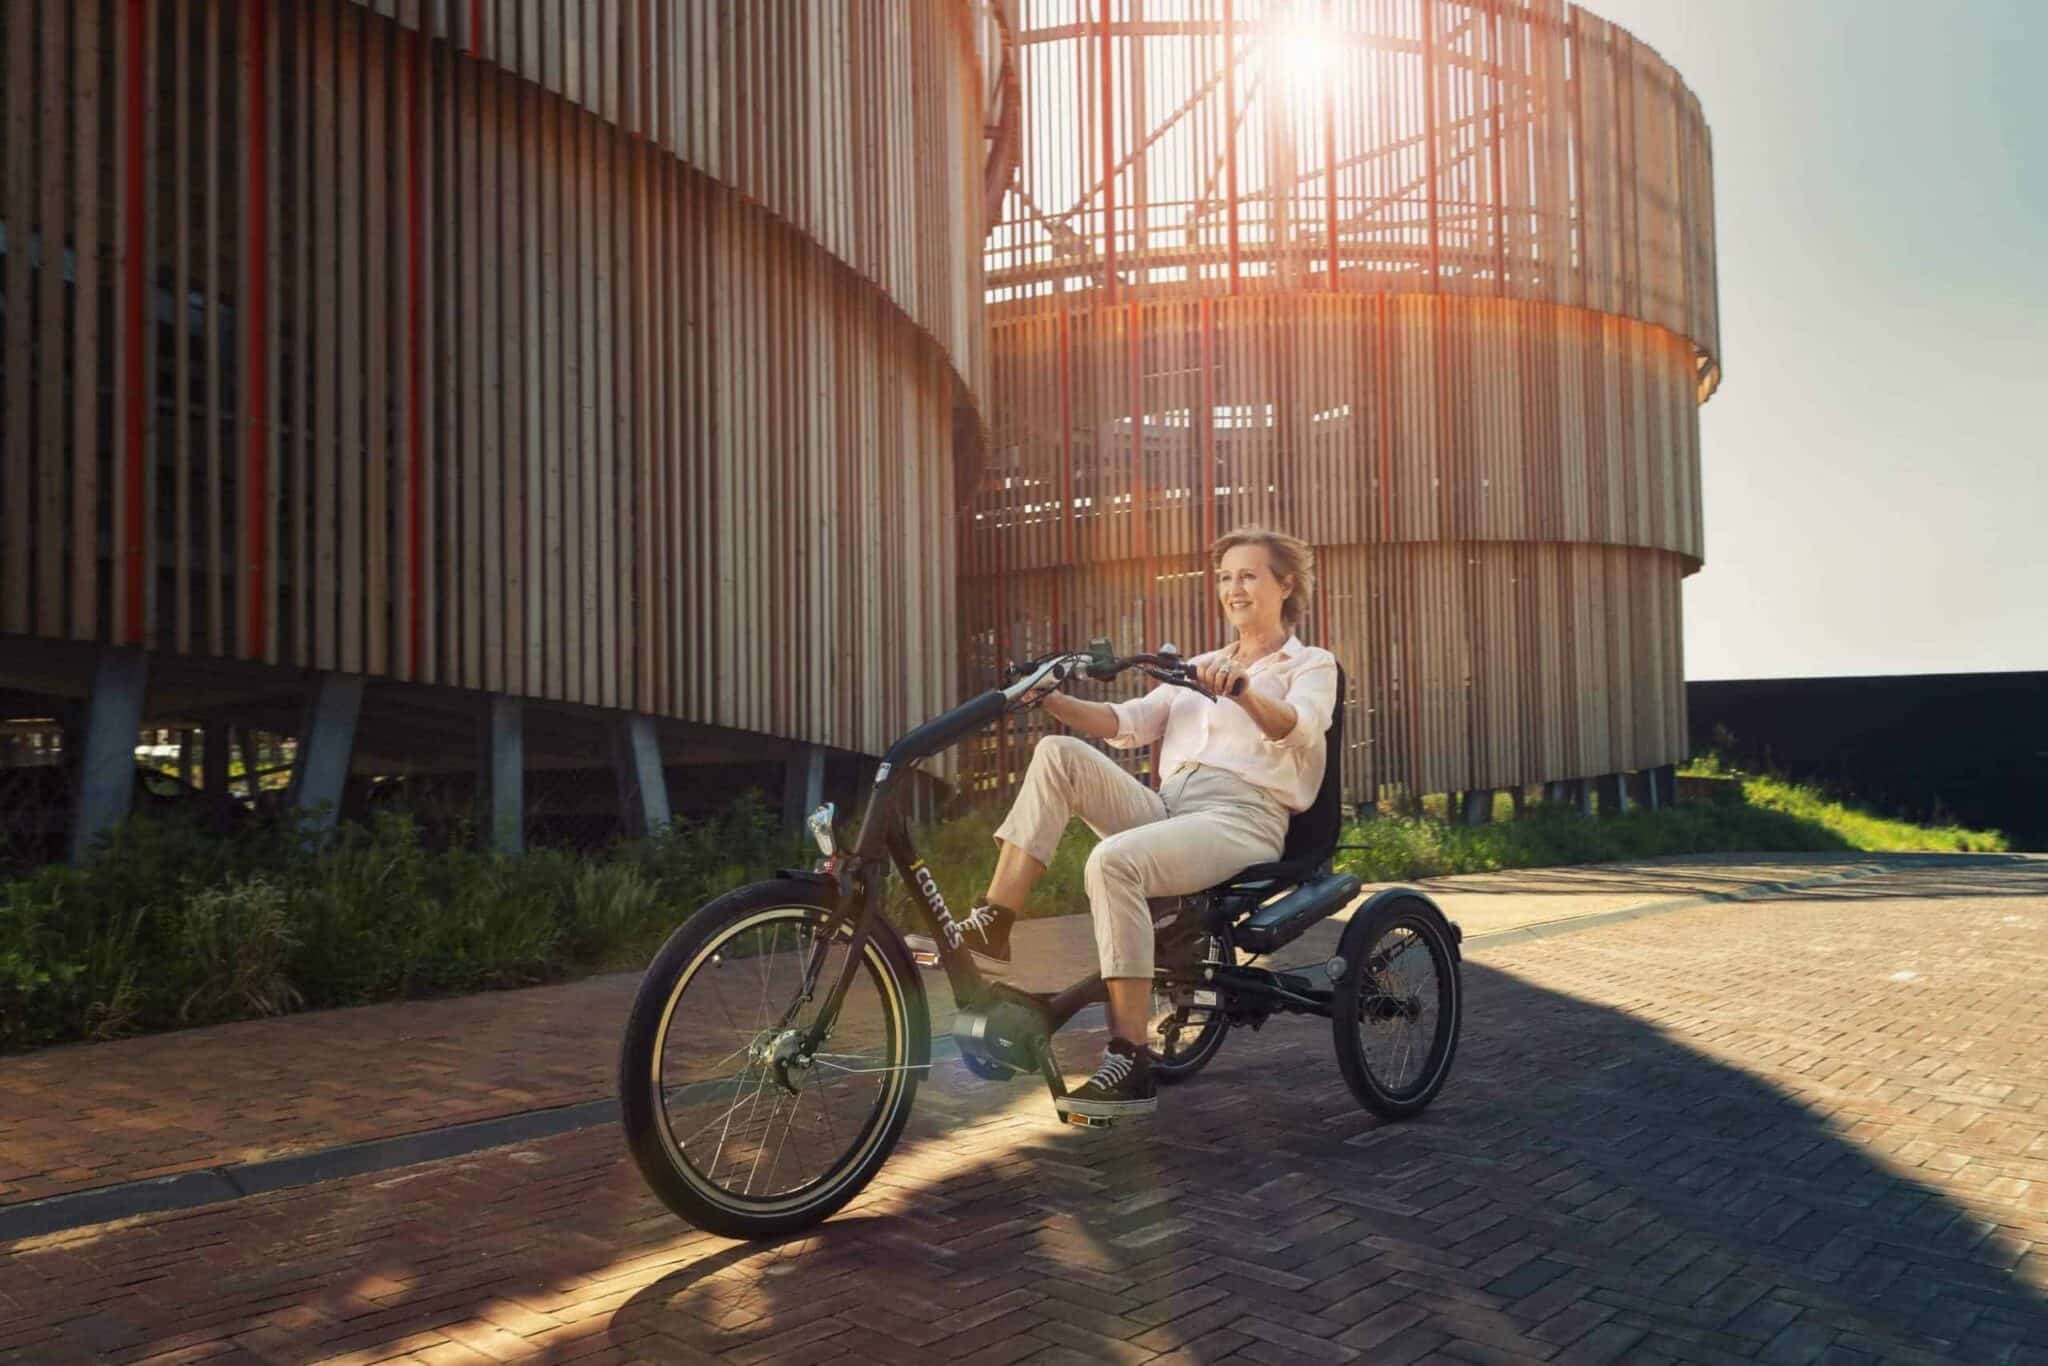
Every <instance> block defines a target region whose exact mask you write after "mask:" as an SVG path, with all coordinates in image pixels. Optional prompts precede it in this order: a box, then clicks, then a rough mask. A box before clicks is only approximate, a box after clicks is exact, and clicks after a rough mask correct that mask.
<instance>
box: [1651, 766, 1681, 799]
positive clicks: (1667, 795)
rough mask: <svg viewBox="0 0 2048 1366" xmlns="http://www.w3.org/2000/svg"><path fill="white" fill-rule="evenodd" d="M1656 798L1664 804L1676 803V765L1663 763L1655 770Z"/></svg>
mask: <svg viewBox="0 0 2048 1366" xmlns="http://www.w3.org/2000/svg"><path fill="white" fill-rule="evenodd" d="M1655 771H1656V774H1657V799H1658V800H1659V801H1661V802H1663V803H1664V805H1666V806H1676V805H1678V765H1677V764H1665V765H1663V766H1661V767H1659V768H1658V769H1656V770H1655Z"/></svg>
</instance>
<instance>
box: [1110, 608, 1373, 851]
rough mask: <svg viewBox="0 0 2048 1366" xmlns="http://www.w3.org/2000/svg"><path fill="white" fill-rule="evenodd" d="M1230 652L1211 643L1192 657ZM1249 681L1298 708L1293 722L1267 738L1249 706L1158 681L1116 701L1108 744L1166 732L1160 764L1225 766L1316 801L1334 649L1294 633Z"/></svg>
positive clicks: (1292, 798) (1298, 801)
mask: <svg viewBox="0 0 2048 1366" xmlns="http://www.w3.org/2000/svg"><path fill="white" fill-rule="evenodd" d="M1225 653H1227V650H1211V651H1210V652H1209V653H1208V654H1204V655H1197V656H1195V658H1194V659H1193V660H1191V661H1189V662H1190V663H1195V664H1200V663H1203V662H1205V661H1207V660H1210V659H1214V658H1216V657H1217V656H1219V655H1222V654H1225ZM1245 677H1246V680H1247V681H1246V683H1245V686H1246V687H1247V688H1250V689H1252V690H1253V691H1256V692H1261V693H1264V694H1265V695H1266V696H1268V697H1277V698H1280V699H1282V700H1283V701H1285V702H1287V703H1288V704H1289V705H1290V706H1292V707H1293V708H1294V714H1295V718H1296V719H1295V723H1294V729H1293V730H1291V731H1289V732H1287V734H1285V735H1283V736H1281V737H1280V738H1279V739H1278V740H1272V739H1268V738H1267V736H1266V733H1265V732H1264V731H1262V730H1260V729H1259V726H1258V723H1257V722H1256V721H1254V720H1252V718H1251V714H1250V713H1248V712H1247V711H1245V709H1244V708H1243V707H1240V706H1239V705H1238V704H1237V703H1236V702H1233V701H1231V700H1230V699H1228V698H1225V699H1224V700H1222V701H1220V702H1211V701H1210V700H1209V699H1208V698H1206V697H1204V696H1202V695H1201V694H1200V693H1198V692H1195V691H1194V690H1193V689H1191V688H1177V687H1173V686H1171V685H1169V684H1165V683H1161V684H1159V685H1157V686H1156V687H1154V688H1153V689H1152V691H1150V692H1148V693H1146V694H1145V695H1144V696H1143V697H1138V698H1133V699H1131V700H1130V701H1128V702H1112V703H1110V704H1109V705H1110V707H1111V708H1112V709H1113V710H1114V711H1115V712H1116V719H1117V733H1116V735H1115V737H1114V738H1112V739H1111V740H1110V742H1109V743H1110V744H1112V745H1114V746H1116V747H1117V748H1118V749H1135V748H1137V747H1138V746H1139V745H1149V744H1153V743H1155V742H1158V741H1160V740H1161V739H1162V737H1163V738H1164V742H1165V743H1164V744H1163V745H1162V746H1161V748H1160V753H1159V772H1160V773H1161V774H1162V775H1167V774H1171V773H1173V771H1174V770H1175V769H1177V768H1179V767H1180V766H1181V765H1182V764H1184V763H1195V764H1206V765H1208V766H1209V767H1211V768H1220V769H1223V770H1224V771H1225V772H1228V773H1235V774H1236V775H1237V776H1238V777H1240V778H1242V779H1244V780H1245V781H1246V782H1248V783H1250V784H1252V785H1253V786H1254V787H1262V788H1265V789H1266V790H1267V791H1269V792H1271V793H1272V794H1273V795H1274V796H1275V797H1277V798H1279V800H1280V803H1281V805H1283V806H1285V807H1286V808H1287V809H1288V810H1289V811H1306V810H1307V809H1308V808H1309V807H1310V806H1312V805H1314V804H1315V799H1316V791H1317V789H1318V788H1320V787H1321V786H1322V784H1323V763H1324V759H1325V755H1324V752H1323V751H1324V744H1323V740H1324V735H1323V732H1324V731H1326V730H1328V729H1329V726H1330V713H1331V711H1332V710H1333V709H1334V708H1335V707H1336V705H1337V657H1336V656H1335V655H1333V654H1331V653H1330V652H1329V651H1328V650H1319V649H1317V648H1315V647H1314V646H1312V645H1304V644H1302V643H1301V637H1299V636H1289V637H1288V638H1287V643H1286V644H1285V645H1283V646H1281V647H1280V648H1279V649H1278V650H1276V651H1274V652H1273V653H1272V654H1269V655H1266V656H1265V657H1263V658H1262V659H1259V660H1257V661H1256V662H1254V663H1253V664H1252V666H1251V668H1249V669H1248V670H1246V671H1245Z"/></svg>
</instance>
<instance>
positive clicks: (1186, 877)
mask: <svg viewBox="0 0 2048 1366" xmlns="http://www.w3.org/2000/svg"><path fill="white" fill-rule="evenodd" d="M1223 781H1224V782H1229V781H1234V780H1229V779H1227V778H1225V779H1223ZM1208 786H1210V787H1212V788H1214V787H1216V786H1217V784H1216V782H1214V781H1212V782H1211V783H1209V784H1208ZM1286 831H1287V823H1286V814H1285V812H1282V811H1279V810H1278V809H1277V808H1274V807H1271V806H1267V805H1261V804H1259V803H1257V802H1248V803H1244V804H1238V803H1230V802H1223V803H1219V804H1216V805H1206V804H1205V805H1203V806H1202V807H1200V808H1198V809H1193V810H1184V811H1182V812H1181V813H1180V814H1178V815H1174V816H1169V817H1168V818H1166V819H1165V820H1162V821H1155V822H1152V823H1150V824H1147V825H1143V826H1138V827H1135V828H1133V829H1130V830H1126V831H1124V832H1123V833H1122V834H1119V835H1115V836H1112V837H1111V838H1109V839H1106V840H1104V841H1103V842H1102V843H1101V844H1098V845H1096V846H1095V852H1094V853H1093V854H1090V855H1089V856H1088V868H1087V879H1088V905H1089V909H1090V910H1091V911H1093V912H1094V915H1095V947H1096V951H1097V952H1098V953H1099V954H1100V956H1101V959H1102V978H1103V981H1104V983H1105V984H1106V985H1107V987H1108V994H1109V1016H1110V1019H1109V1027H1110V1032H1111V1033H1113V1034H1115V1035H1116V1037H1118V1038H1120V1039H1125V1040H1128V1041H1129V1042H1131V1043H1134V1044H1142V1043H1144V1041H1145V1037H1146V1032H1147V1029H1148V1027H1149V1025H1150V1023H1151V1020H1150V1016H1151V1010H1152V946H1153V942H1152V912H1151V908H1150V907H1149V906H1147V905H1146V898H1147V897H1152V896H1178V895H1184V894H1186V893H1189V892H1199V891H1203V890H1205V889H1207V888H1210V887H1213V886H1215V885H1216V884H1217V883H1219V882H1221V881H1223V880H1224V879H1225V878H1227V877H1230V876H1231V875H1232V874H1234V873H1237V872H1239V871H1241V870H1242V869H1245V868H1249V867H1251V866H1252V865H1253V864H1255V863H1264V862H1266V861H1268V860H1270V859H1273V858H1275V857H1277V856H1278V855H1279V852H1280V846H1281V843H1282V842H1283V841H1284V840H1285V838H1286Z"/></svg>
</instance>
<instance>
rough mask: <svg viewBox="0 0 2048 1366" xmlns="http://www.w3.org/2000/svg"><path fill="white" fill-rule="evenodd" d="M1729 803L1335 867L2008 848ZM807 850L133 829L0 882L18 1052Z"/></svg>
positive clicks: (1460, 831)
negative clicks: (68, 861)
mask: <svg viewBox="0 0 2048 1366" xmlns="http://www.w3.org/2000/svg"><path fill="white" fill-rule="evenodd" d="M1730 787H1731V789H1732V790H1733V791H1734V792H1736V793H1739V794H1740V799H1739V800H1729V801H1716V802H1703V803H1696V804H1688V805H1683V806H1679V807H1675V808H1668V809H1665V810H1662V811H1644V810H1636V811H1631V812H1629V813H1627V814H1626V815H1623V816H1620V817H1616V818H1610V819H1602V820H1586V819H1584V818H1582V817H1581V816H1579V815H1578V813H1577V812H1576V811H1574V810H1572V809H1571V808H1568V807H1562V806H1550V805H1544V804H1538V805H1533V806H1530V807H1528V808H1527V809H1526V810H1525V811H1524V812H1523V813H1522V814H1521V815H1520V816H1519V817H1517V818H1516V819H1514V820H1512V821H1501V822H1497V823H1494V824H1489V825H1483V826H1461V825H1451V824H1447V823H1445V822H1444V821H1442V820H1439V819H1434V818H1432V817H1430V816H1426V815H1424V816H1383V817H1380V818H1377V819H1373V820H1367V821H1361V822H1356V823H1354V824H1353V825H1351V826H1350V827H1349V828H1347V830H1346V831H1345V835H1344V843H1345V844H1347V845H1352V846H1356V847H1354V848H1348V849H1346V850H1345V851H1344V852H1343V853H1341V854H1340V855H1339V860H1338V861H1339V866H1340V867H1343V868H1346V869H1348V870H1350V871H1354V872H1356V873H1358V874H1359V875H1360V876H1361V877H1363V878H1365V879H1366V880H1368V881H1373V882H1381V881H1412V880H1416V879H1420V878H1427V877H1433V876H1440V875H1443V874H1446V873H1460V872H1475V871H1484V870H1489V869H1498V868H1526V867H1538V866H1549V865H1558V864H1572V863H1590V862H1599V861H1603V860H1611V859H1637V858H1646V857H1651V856H1655V855H1660V854H1684V853H1698V852H1705V851H1712V850H1731V851H1732V850H1746V851H1759V852H1769V851H1777V850H1795V849H1873V850H1875V849H1958V850H1973V849H1993V850H1996V849H2003V848H2005V841H2004V839H2003V837H2001V836H2000V835H1998V834H1997V832H1995V831H1970V830H1960V829H1956V828H1954V827H1941V828H1935V829H1929V828H1925V827H1920V826H1911V825H1906V824H1904V823H1902V822H1897V821H1884V820H1881V819H1879V818H1877V817H1874V816H1870V815H1869V814H1868V813H1865V812H1860V811H1857V810H1855V809H1854V808H1852V807H1848V806H1845V805H1844V804H1842V803H1839V802H1835V801H1832V800H1830V799H1829V798H1827V797H1826V796H1825V795H1824V794H1821V793H1819V792H1816V791H1814V790H1812V789H1809V788H1804V787H1799V786H1796V785H1793V784H1789V783H1785V782H1783V781H1781V780H1778V779H1772V778H1754V777H1731V778H1730ZM998 819H999V818H998V815H997V814H996V813H992V812H974V811H970V812H968V813H967V814H964V815H961V816H958V817H955V818H953V819H950V820H946V821H942V822H940V823H938V824H936V825H933V826H930V827H927V828H925V829H923V830H920V831H918V832H917V834H916V837H915V838H916V844H917V847H918V848H919V849H920V850H921V851H922V852H923V854H924V856H925V858H926V860H927V861H928V863H929V864H930V866H931V868H932V871H933V874H934V876H935V877H937V879H938V881H939V884H940V886H941V887H942V888H943V889H944V891H945V893H946V895H947V897H948V898H949V899H950V900H951V901H952V902H953V903H954V906H955V909H956V910H964V909H965V903H966V902H968V901H970V900H971V899H972V898H973V897H975V896H977V895H979V894H980V893H981V891H982V890H983V888H984V887H985V886H986V885H987V883H988V880H989V877H990V875H991V874H992V873H993V871H994V868H995V858H996V845H995V840H994V833H995V829H996V827H997V824H998ZM1094 847H1095V838H1094V836H1093V835H1092V834H1091V833H1090V832H1089V831H1088V830H1087V828H1086V827H1085V826H1083V825H1081V824H1080V823H1079V822H1076V823H1075V824H1074V826H1073V828H1072V829H1071V830H1070V831H1069V832H1068V834H1067V837H1066V838H1065V839H1064V840H1062V841H1061V843H1060V847H1059V850H1058V852H1057V854H1056V855H1055V856H1054V859H1053V863H1052V866H1051V867H1050V868H1049V869H1048V870H1047V872H1046V876H1045V878H1044V880H1043V881H1041V882H1040V884H1039V887H1038V890H1037V891H1036V892H1035V893H1034V894H1033V896H1032V900H1031V904H1030V905H1029V906H1027V907H1024V908H1022V909H1023V911H1024V913H1025V914H1027V915H1058V914H1065V913H1070V912H1078V911H1083V910H1085V909H1086V906H1087V897H1086V890H1085V887H1084V883H1083V869H1084V867H1085V865H1086V863H1087V859H1088V855H1089V853H1090V851H1091V850H1093V848H1094ZM811 857H812V853H811V851H810V850H809V848H808V842H807V841H804V840H799V839H792V838H790V837H789V836H786V835H784V834H783V833H782V832H781V831H780V830H779V829H778V828H777V824H776V821H775V820H774V817H773V815H772V813H771V812H770V810H769V808H768V806H767V805H766V803H765V802H763V801H762V799H761V797H760V795H759V794H758V793H748V794H746V795H744V796H742V797H741V798H739V799H738V800H736V801H735V802H733V804H732V805H731V806H730V807H729V808H728V809H727V810H725V811H724V812H722V813H721V814H720V815H718V816H716V817H714V818H712V819H709V820H704V821H696V822H688V821H677V822H674V823H672V824H671V825H670V826H669V828H667V829H666V830H663V831H662V832H660V833H659V834H657V835H655V836H653V837H652V838H649V839H644V840H635V841H630V842H625V843H621V844H619V845H616V846H614V847H613V848H611V849H609V850H606V851H605V852H603V853H602V854H598V855H594V856H592V855H582V854H576V853H571V852H567V851H563V850H552V849H541V850H535V851H533V852H530V853H528V854H526V855H524V856H521V857H517V858H508V857H504V856H500V855H496V854H488V853H482V852H478V851H476V850H473V849H468V848H461V847H455V848H445V849H437V848H433V847H430V846H429V845H428V844H427V843H425V842H424V841H423V838H422V834H421V831H420V827H419V826H418V825H417V824H415V823H414V822H413V821H412V820H411V819H410V818H409V817H407V816H404V815H402V814H399V813H396V812H391V811H387V812H384V813H382V814H380V815H379V816H377V817H376V818H375V819H373V820H372V821H371V822H370V823H369V824H368V825H362V826H343V827H340V828H339V829H337V830H335V831H334V832H332V833H331V834H328V835H325V836H320V837H313V836H311V835H310V834H309V833H308V832H307V831H306V830H304V829H303V828H301V827H299V826H298V825H295V824H293V823H292V822H290V821H289V820H279V821H274V822H272V823H270V824H268V825H265V826H263V827H261V828H258V829H256V830H253V831H250V832H248V833H245V834H242V835H239V836H236V837H233V838H222V837H219V836H215V835H211V834H207V833H205V832H202V831H200V830H198V829H197V828H195V827H192V826H189V825H185V824H181V823H179V822H177V821H175V820H164V819H160V818H159V819H148V818H137V819H135V820H131V821H129V822H127V823H126V824H124V825H123V826H121V827H120V828H118V829H117V830H115V831H114V832H112V834H111V835H110V836H109V837H108V838H107V839H106V840H105V842H104V843H103V844H102V846H101V848H100V850H99V853H98V856H97V857H95V858H94V859H92V860H91V861H90V862H88V863H87V864H86V865H85V866H83V867H79V868H70V867H62V866H54V867H45V868H40V869H37V870H35V871H34V872H33V873H30V874H28V875H27V876H23V877H18V878H13V879H7V880H0V1048H20V1047H26V1046H32V1045H35V1044H40V1043H48V1042H54V1041H59V1040H68V1039H97V1038H110V1037H114V1036H116V1035H121V1034H128V1033H134V1032H137V1031H142V1030H153V1029H168V1028H175V1027H177V1026H179V1025H185V1024H201V1023H207V1022H211V1021H217V1020H227V1019H236V1018H245V1017H248V1016H252V1015H269V1014H276V1013H279V1012H282V1011H288V1010H294V1009H298V1008H300V1007H302V1006H340V1005H352V1004H356V1003H360V1002H365V1001H374V1000H386V999H390V998H393V997H402V996H408V995H417V994H428V993H440V992H452V991H474V990H478V989H482V988H488V987H505V986H518V985H522V984H525V983H531V982H540V981H547V980H551V979H554V978H559V977H561V976H564V975H566V974H568V973H571V972H576V971H582V970H590V969H596V968H605V967H622V966H638V965H639V964H641V963H644V962H645V961H646V960H647V957H648V955H649V953H650V952H651V950H652V949H653V947H654V946H655V945H656V944H658V943H659V942H660V940H661V938H662V937H663V936H665V935H667V934H668V933H669V932H670V931H672V930H673V929H674V928H675V926H676V925H678V924H680V923H681V922H682V921H683V920H684V919H685V918H687V917H688V916H689V915H690V914H691V913H692V912H693V911H695V910H696V909H697V908H698V907H700V906H702V905H703V904H704V903H706V902H707V901H709V900H711V899H712V898H714V897H716V896H718V895H719V894H720V893H722V892H725V891H728V890H730V889H731V888H733V887H735V886H738V885H740V884H741V883H744V882H747V881H751V880H753V879H755V878H759V877H764V876H766V875H768V874H769V873H770V872H772V871H773V870H774V869H775V868H777V867H779V866H789V865H797V866H802V865H804V864H807V863H808V862H809V861H810V859H811ZM913 895H914V893H912V892H911V890H910V889H907V888H903V887H901V886H897V887H895V888H893V890H892V895H891V899H890V902H889V913H890V916H891V918H892V919H894V920H895V921H896V922H897V923H898V924H900V925H902V926H904V927H906V928H911V929H923V928H924V917H923V915H922V912H921V909H920V908H919V907H918V905H917V903H916V902H914V901H913V900H912V896H913Z"/></svg>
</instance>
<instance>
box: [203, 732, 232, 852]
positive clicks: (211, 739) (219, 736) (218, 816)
mask: <svg viewBox="0 0 2048 1366" xmlns="http://www.w3.org/2000/svg"><path fill="white" fill-rule="evenodd" d="M231 738H232V737H230V736H229V734H228V724H227V722H225V721H222V720H220V719H218V718H215V719H213V720H209V721H208V722H207V723H206V730H205V731H204V733H202V735H201V736H200V741H199V776H200V780H201V783H202V785H203V786H204V787H205V788H206V811H207V816H208V818H209V819H210V820H211V821H212V822H213V828H214V829H215V830H226V829H227V828H228V819H229V817H228V812H229V811H230V810H231V809H232V807H233V806H234V799H233V797H232V796H231V795H230V794H229V792H228V754H229V752H230V746H229V743H228V742H229V740H230V739H231Z"/></svg>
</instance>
